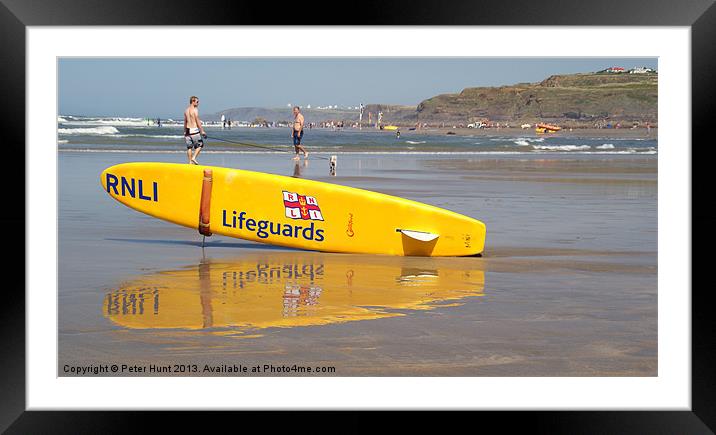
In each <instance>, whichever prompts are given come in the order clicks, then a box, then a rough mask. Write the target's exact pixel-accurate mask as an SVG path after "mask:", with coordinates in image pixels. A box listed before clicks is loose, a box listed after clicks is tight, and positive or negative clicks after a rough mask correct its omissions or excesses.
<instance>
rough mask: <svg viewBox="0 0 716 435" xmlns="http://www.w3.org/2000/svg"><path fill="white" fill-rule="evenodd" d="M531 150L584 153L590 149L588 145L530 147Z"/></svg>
mask: <svg viewBox="0 0 716 435" xmlns="http://www.w3.org/2000/svg"><path fill="white" fill-rule="evenodd" d="M532 148H533V149H536V150H540V151H584V150H589V149H591V148H592V147H590V146H589V145H532Z"/></svg>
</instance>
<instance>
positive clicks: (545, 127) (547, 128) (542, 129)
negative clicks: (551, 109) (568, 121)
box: [535, 123, 562, 134]
mask: <svg viewBox="0 0 716 435" xmlns="http://www.w3.org/2000/svg"><path fill="white" fill-rule="evenodd" d="M561 129H562V127H560V126H557V125H553V124H544V123H539V124H536V125H535V132H536V133H540V134H544V133H556V132H558V131H560V130H561Z"/></svg>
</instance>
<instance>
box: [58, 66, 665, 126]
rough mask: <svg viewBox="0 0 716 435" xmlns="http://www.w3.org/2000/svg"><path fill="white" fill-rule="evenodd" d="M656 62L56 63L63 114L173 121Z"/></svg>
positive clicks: (409, 99)
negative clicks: (194, 106)
mask: <svg viewBox="0 0 716 435" xmlns="http://www.w3.org/2000/svg"><path fill="white" fill-rule="evenodd" d="M657 62H658V59H657V58H594V57H591V58H336V57H330V58H306V57H300V58H298V57H297V58H60V59H59V60H58V69H59V79H58V85H59V91H58V97H59V101H58V106H59V113H60V114H61V115H85V116H91V115H95V116H127V117H163V118H180V117H181V114H182V113H183V111H184V109H185V107H186V106H187V104H188V101H189V97H190V96H191V95H196V96H198V97H199V99H200V106H199V109H200V112H203V113H207V114H208V113H215V112H218V111H220V110H223V109H229V108H233V107H287V106H288V105H289V104H290V105H298V106H301V107H306V106H308V105H311V107H316V106H328V105H339V106H341V107H343V106H357V105H358V104H360V103H363V104H372V103H382V104H405V105H417V104H418V103H420V101H422V100H424V99H427V98H430V97H433V96H435V95H438V94H444V93H456V92H460V91H461V90H462V89H464V88H466V87H475V86H502V85H512V84H515V83H521V82H538V81H541V80H544V79H545V78H547V77H549V76H550V75H553V74H571V73H578V72H593V71H598V70H602V69H605V68H608V67H610V66H621V67H624V68H631V67H635V66H646V67H650V68H657V66H658V65H657Z"/></svg>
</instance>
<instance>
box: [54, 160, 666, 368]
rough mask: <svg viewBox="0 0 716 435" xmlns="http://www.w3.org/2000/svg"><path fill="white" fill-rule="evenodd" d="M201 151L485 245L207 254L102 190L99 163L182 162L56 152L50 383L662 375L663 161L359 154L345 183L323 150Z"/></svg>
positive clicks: (225, 244) (219, 246)
mask: <svg viewBox="0 0 716 435" xmlns="http://www.w3.org/2000/svg"><path fill="white" fill-rule="evenodd" d="M199 160H200V161H201V163H202V164H207V165H217V166H228V167H236V168H241V169H251V170H259V171H263V172H271V173H277V174H282V175H294V174H296V175H299V176H302V177H305V178H311V179H316V180H321V181H330V182H336V183H341V184H346V185H351V186H355V187H361V188H366V189H371V190H377V191H381V192H384V193H389V194H393V195H399V196H402V197H406V198H409V199H414V200H418V201H422V202H427V203H430V204H434V205H437V206H440V207H445V208H448V209H451V210H454V211H456V212H459V213H464V214H467V215H470V216H473V217H476V218H478V219H480V220H482V221H483V222H485V224H486V225H487V229H488V234H487V243H486V251H485V255H484V256H483V257H482V258H398V257H379V256H350V255H334V254H322V253H313V252H306V251H298V250H288V249H283V248H281V249H279V248H275V247H271V246H267V245H261V244H256V243H252V242H246V241H242V240H238V239H230V238H226V237H221V236H213V237H211V238H207V240H206V246H205V248H204V249H202V248H201V238H200V236H199V235H198V234H197V233H196V232H195V231H192V230H189V229H187V228H183V227H178V226H175V225H172V224H169V223H166V222H162V221H158V220H156V219H154V218H150V217H149V216H145V215H142V214H140V213H137V212H135V211H133V210H129V209H127V208H126V207H123V206H121V205H120V204H118V203H117V202H115V201H113V200H112V199H111V198H110V197H109V196H108V195H107V194H106V193H105V192H104V191H103V190H102V188H101V186H100V184H99V174H100V172H101V170H102V169H104V168H106V167H108V166H110V165H113V164H116V163H121V162H127V161H175V162H183V156H182V155H181V154H165V153H160V154H151V153H141V154H137V153H86V152H69V151H61V152H60V153H59V204H58V207H59V289H58V301H59V361H58V363H59V364H58V374H59V375H60V376H67V375H72V373H66V372H65V371H64V368H65V365H68V366H89V365H100V364H114V363H117V364H122V363H125V364H129V365H132V364H136V365H140V366H147V367H149V365H150V364H155V365H167V364H168V365H173V364H189V366H192V365H194V364H196V365H197V367H198V371H195V372H182V373H176V374H174V375H187V374H188V375H209V376H215V375H234V373H223V372H219V373H217V372H215V371H209V372H204V371H203V369H204V366H205V365H209V366H212V367H214V366H217V365H219V366H222V365H224V364H227V365H232V366H233V365H244V366H256V365H264V364H267V365H292V364H297V365H299V366H311V367H316V366H322V367H324V366H325V367H333V368H334V371H331V372H329V373H327V374H321V375H334V376H362V375H374V376H383V375H393V376H401V375H418V376H422V375H440V376H443V375H444V376H453V375H455V376H457V375H460V376H655V375H656V374H657V311H656V309H657V259H656V252H657V209H656V206H657V200H656V198H657V196H656V195H657V183H656V177H657V174H656V164H657V158H656V156H609V157H607V156H594V155H587V156H576V157H575V156H574V155H571V156H569V157H568V156H561V155H557V156H549V158H545V156H524V155H522V156H504V157H501V158H499V159H494V158H486V157H480V156H478V157H470V158H465V157H461V156H435V155H418V156H401V157H400V158H395V157H393V158H385V157H384V156H379V155H360V154H351V155H343V156H340V157H339V165H338V176H337V177H331V176H329V175H328V165H327V162H325V161H323V160H317V159H316V160H310V161H309V163H308V165H307V166H303V163H300V164H299V166H298V168H296V166H295V165H294V163H293V162H291V161H290V160H288V159H286V157H285V156H279V155H275V154H202V155H201V156H200V159H199ZM118 374H120V375H122V374H123V375H129V374H128V373H118ZM133 374H137V375H161V376H166V375H172V374H171V373H149V372H140V373H133ZM101 375H104V374H101ZM108 375H112V373H109V374H108ZM248 375H251V373H249V374H248ZM257 375H274V376H275V375H288V376H294V375H307V374H306V373H300V372H285V373H270V372H269V373H265V372H262V373H257Z"/></svg>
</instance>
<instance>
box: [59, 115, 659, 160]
mask: <svg viewBox="0 0 716 435" xmlns="http://www.w3.org/2000/svg"><path fill="white" fill-rule="evenodd" d="M57 124H58V128H57V133H58V146H59V150H60V151H74V152H108V151H122V152H137V153H141V152H151V153H183V152H185V148H184V146H183V144H184V140H183V132H182V127H183V126H182V124H181V122H177V121H174V120H166V121H164V122H163V124H162V126H161V127H160V126H157V125H156V124H155V123H154V121H153V120H149V121H148V120H146V119H143V118H127V117H98V116H72V115H61V116H59V117H58V119H57ZM205 129H206V132H207V135H208V139H207V140H206V144H207V146H206V148H205V150H204V152H208V153H285V152H292V150H293V145H292V141H291V139H290V137H289V129H288V128H263V127H258V128H250V127H232V128H230V129H229V128H223V127H222V125H221V123H207V124H205ZM431 133H436V132H435V131H431V130H422V131H411V130H407V129H404V130H403V131H401V135H400V137H397V136H396V134H395V132H391V131H380V130H376V129H374V128H364V129H362V130H358V129H355V128H347V129H335V130H334V129H319V128H314V129H307V130H306V132H305V136H304V144H305V145H306V146H308V147H310V151H311V152H313V153H317V154H354V153H360V154H416V155H419V154H427V155H430V154H451V155H453V154H454V155H471V154H491V155H500V154H505V155H509V154H515V155H524V154H532V155H540V154H562V155H575V154H581V155H589V154H596V155H618V154H631V155H651V154H657V149H658V146H657V140H656V139H653V138H648V137H643V138H633V137H632V138H614V137H611V136H613V135H607V134H605V137H594V136H595V135H590V137H577V136H571V135H570V136H538V135H536V134H535V133H534V132H533V130H525V134H524V136H523V137H517V136H515V135H514V134H510V135H500V131H499V130H495V131H494V133H493V132H490V133H489V134H486V133H485V132H477V133H476V134H474V135H471V134H467V135H464V134H455V135H450V134H431ZM596 136H598V135H596Z"/></svg>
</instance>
